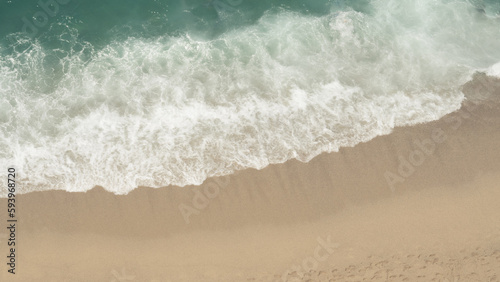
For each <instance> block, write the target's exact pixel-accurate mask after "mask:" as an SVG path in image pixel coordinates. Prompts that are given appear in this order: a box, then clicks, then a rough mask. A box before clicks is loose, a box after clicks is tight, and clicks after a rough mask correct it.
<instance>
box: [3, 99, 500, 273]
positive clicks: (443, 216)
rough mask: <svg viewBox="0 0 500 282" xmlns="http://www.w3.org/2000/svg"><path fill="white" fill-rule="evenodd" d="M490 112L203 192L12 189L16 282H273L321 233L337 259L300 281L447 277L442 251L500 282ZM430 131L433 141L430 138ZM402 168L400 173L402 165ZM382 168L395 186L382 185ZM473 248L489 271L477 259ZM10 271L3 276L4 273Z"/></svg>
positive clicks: (309, 252) (211, 183) (309, 253)
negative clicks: (16, 191)
mask: <svg viewBox="0 0 500 282" xmlns="http://www.w3.org/2000/svg"><path fill="white" fill-rule="evenodd" d="M499 113H500V110H498V109H497V108H495V107H489V106H486V105H479V106H477V107H474V108H473V109H472V110H470V109H469V110H468V107H467V106H464V107H463V108H462V109H461V110H459V111H457V112H455V113H452V114H449V115H447V116H446V117H444V118H442V119H440V120H438V121H435V122H431V123H427V124H421V125H416V126H412V127H404V128H396V129H395V130H394V131H393V132H392V133H391V134H389V135H385V136H379V137H377V138H375V139H373V140H371V141H369V142H366V143H362V144H358V145H357V146H355V147H352V148H342V149H341V150H340V151H339V152H337V153H328V154H322V155H320V156H318V157H316V158H314V159H313V160H311V161H310V162H309V163H301V162H299V161H296V160H291V161H288V162H286V163H284V164H277V165H270V166H268V167H266V168H264V169H262V170H259V171H257V170H254V169H248V170H244V171H240V172H238V173H236V174H234V175H231V176H228V177H219V178H211V179H208V180H207V181H205V183H204V184H203V185H201V186H198V187H193V186H188V187H182V188H180V187H165V188H159V189H153V188H144V187H141V188H139V189H135V190H134V191H132V192H130V193H129V194H128V195H124V196H120V195H114V194H112V193H110V192H106V191H105V190H103V189H102V188H94V189H92V190H91V191H88V192H85V193H69V192H65V191H43V192H32V193H28V194H22V195H18V203H19V207H18V208H19V210H18V217H19V219H20V223H19V225H20V228H19V230H18V238H19V239H18V240H19V245H20V246H19V250H18V255H19V261H18V267H19V268H18V270H19V273H18V275H16V276H15V279H14V280H13V281H47V280H55V281H61V280H65V281H89V280H88V279H94V280H98V281H100V280H103V279H104V280H110V281H113V279H115V281H116V279H117V275H118V276H120V277H121V276H124V275H125V277H129V278H131V277H132V276H134V278H131V280H125V281H169V280H168V279H171V281H211V280H213V281H234V279H236V280H237V281H252V280H247V279H249V278H254V279H256V280H257V281H274V280H279V279H281V277H282V276H283V275H284V273H286V272H290V273H291V274H290V275H293V274H292V273H293V271H295V272H296V274H297V273H298V272H297V270H292V271H288V270H290V269H291V267H293V265H299V264H300V263H301V262H303V261H304V260H305V259H307V258H309V257H313V258H314V257H315V250H316V249H317V248H318V246H319V245H318V244H319V243H318V242H319V241H318V240H320V239H321V240H323V241H322V242H325V241H328V240H330V241H328V242H331V243H332V245H331V248H332V249H324V250H332V253H331V254H330V253H329V252H328V251H327V252H324V251H321V252H319V253H321V254H322V255H321V256H320V257H325V256H326V258H325V260H324V261H316V263H317V267H316V268H315V269H311V270H310V271H303V275H301V279H304V280H307V279H313V280H316V279H319V276H320V275H322V276H325V277H327V276H328V277H329V279H339V280H345V279H351V278H352V279H354V278H356V277H357V278H360V277H367V278H370V279H372V278H373V279H372V280H373V281H385V279H386V278H387V277H389V276H390V275H392V274H390V275H389V274H388V273H389V272H388V269H392V270H391V271H393V272H397V271H399V270H397V269H400V268H401V271H400V272H401V273H399V272H398V273H399V274H397V275H403V276H404V277H403V276H401V277H400V276H397V277H395V278H394V277H393V278H394V279H396V280H397V279H401V280H402V281H404V278H405V277H413V276H409V274H408V273H407V271H409V270H408V269H406V270H404V271H406V272H403V267H402V265H405V264H412V263H411V261H418V263H417V262H415V263H417V264H421V266H424V265H425V266H426V268H427V270H418V269H412V270H411V271H413V272H412V273H413V274H415V275H416V276H418V275H431V274H432V275H435V276H434V278H437V277H441V276H442V277H441V278H437V279H441V280H443V279H445V278H446V277H448V276H449V275H451V274H449V273H447V271H448V272H449V271H450V270H449V268H446V267H448V266H446V267H444V266H443V265H448V264H452V263H453V261H450V260H451V259H455V260H458V261H459V262H460V263H462V266H461V268H460V270H456V271H455V272H456V273H455V274H453V275H462V276H461V277H462V278H463V277H472V278H471V279H475V278H474V277H475V276H474V275H473V274H472V273H476V274H477V275H479V276H480V278H481V277H483V278H484V277H487V278H488V277H489V278H491V277H494V275H496V276H495V277H498V276H499V274H495V273H494V272H492V271H495V270H494V269H495V268H494V267H492V265H493V266H498V265H500V256H499V255H498V252H499V250H500V222H499V221H498V220H495V218H497V217H498V209H497V203H498V200H500V195H499V193H498V186H497V183H499V181H498V180H499V179H500V148H499V147H498V140H500V130H499V129H500V123H498V122H497V119H498V116H500V115H499ZM436 130H437V131H440V134H439V136H440V137H441V138H433V137H436V136H437V135H436V133H435V132H436ZM443 136H444V137H445V138H444V139H443ZM416 140H417V141H419V142H420V143H418V142H417V143H416V142H415V141H416ZM429 140H434V141H433V142H434V143H435V144H434V145H435V146H434V148H433V149H432V150H431V149H430V148H432V147H433V146H432V145H429V144H430V143H429V142H430V141H429ZM435 140H438V141H440V142H437V141H435ZM422 143H423V144H427V145H426V146H427V147H422V146H420V145H422ZM419 144H420V145H419ZM423 148H424V149H423ZM425 148H427V149H428V150H427V152H426V150H425ZM417 151H420V152H421V153H418V152H417ZM417 155H418V156H420V157H421V160H419V161H418V159H417V157H416V156H417ZM403 160H404V161H403ZM405 162H407V163H405ZM403 163H404V164H405V165H403V167H404V166H406V167H405V168H406V169H407V170H401V171H400V169H399V168H400V167H401V166H402V164H403ZM408 163H409V164H410V165H408ZM409 166H411V167H413V169H408V167H409ZM387 172H390V173H392V178H390V179H398V181H396V182H394V181H392V182H391V181H388V178H387V177H386V176H387V175H388V174H387ZM390 183H393V185H392V189H391V185H390ZM0 205H1V206H6V199H0ZM495 216H496V217H495ZM3 217H4V215H2V220H3ZM0 235H1V234H0ZM329 236H330V237H329ZM329 238H330V239H329ZM0 240H1V239H0ZM37 242H43V244H39V243H37ZM334 244H338V249H335V250H334V246H333V245H334ZM461 244H465V245H464V246H465V247H460V246H461ZM335 246H336V245H335ZM476 248H480V249H479V250H480V251H478V250H476ZM318 250H320V249H318ZM1 251H2V254H3V253H4V252H6V250H5V248H1ZM439 252H440V253H439ZM474 253H476V256H477V257H482V258H483V260H484V261H485V262H488V265H487V266H484V267H483V266H481V265H479V264H477V265H475V266H473V264H472V262H470V256H472V254H474ZM326 254H328V255H326ZM432 254H434V256H433V257H438V258H439V259H440V260H441V261H442V262H443V265H441V266H439V265H438V266H439V267H441V268H440V269H441V270H436V271H435V273H434V274H433V273H430V272H428V271H430V270H429V269H433V267H434V268H435V267H437V266H436V264H435V263H434V264H432V266H431V264H429V265H427V264H426V262H425V260H422V261H420V260H414V259H413V256H414V257H418V256H421V257H425V259H427V260H433V259H431V255H432ZM369 256H371V258H369ZM466 257H468V258H466ZM384 261H386V262H384ZM309 263H310V264H311V265H313V266H314V265H315V264H314V262H313V261H312V262H311V261H310V262H309ZM380 263H381V264H380ZM376 264H379V265H378V266H376V267H375V265H376ZM390 265H392V266H390ZM340 266H342V269H341V268H339V267H340ZM369 267H372V269H371V270H370V269H369ZM5 268H6V266H5V265H4V266H2V267H1V268H0V271H1V273H2V274H1V275H0V277H1V278H2V279H4V278H9V279H11V278H12V277H10V276H5V275H6V273H7V271H6V269H5ZM122 268H123V269H125V270H123V269H122ZM469 268H470V269H472V270H470V271H469V270H468V269H469ZM302 269H303V268H302ZM334 269H337V270H336V271H337V274H335V273H334V272H333V270H334ZM375 269H376V271H375V272H373V271H372V270H375ZM497 269H500V267H499V268H497ZM396 270H397V271H396ZM487 270H489V272H488V273H487ZM370 271H372V272H373V273H372V272H370ZM379 271H382V272H380V273H379ZM320 272H321V273H320ZM445 272H446V273H445ZM362 273H363V275H364V276H360V275H361V274H362ZM367 273H371V274H369V275H368V274H367ZM376 273H377V274H376ZM384 273H385V274H384ZM437 273H439V275H441V276H439V275H437ZM457 273H459V274H457ZM460 273H462V274H460ZM492 273H493V274H492ZM386 274H387V275H389V276H384V275H386ZM413 274H412V275H413ZM127 275H128V276H127ZM314 275H316V276H314ZM335 275H337V276H335ZM350 275H354V276H352V277H351V278H348V277H349V276H350ZM370 275H371V276H370ZM394 275H396V274H394ZM445 275H448V276H446V277H445ZM464 275H465V276H464ZM466 275H472V276H466ZM488 275H489V276H488ZM299 276H300V275H299ZM368 276H370V277H368ZM416 276H415V277H416ZM307 277H310V278H307ZM335 277H336V278H335ZM426 277H429V276H426ZM453 277H455V276H453ZM288 278H289V279H291V276H290V277H288ZM480 278H477V279H480ZM16 279H19V280H16ZM408 279H411V278H408ZM447 279H448V278H447ZM9 281H10V280H9ZM290 281H293V280H290ZM334 281H335V280H334ZM398 281H399V280H398ZM438 281H439V280H438ZM450 281H453V280H450Z"/></svg>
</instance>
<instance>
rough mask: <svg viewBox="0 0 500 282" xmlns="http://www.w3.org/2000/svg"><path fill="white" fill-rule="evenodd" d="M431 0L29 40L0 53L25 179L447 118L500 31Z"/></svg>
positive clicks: (197, 173)
mask: <svg viewBox="0 0 500 282" xmlns="http://www.w3.org/2000/svg"><path fill="white" fill-rule="evenodd" d="M425 2H426V3H425V4H426V5H420V4H419V5H417V4H416V3H414V1H409V0H408V1H374V5H376V9H375V10H374V12H373V14H362V13H359V12H355V11H352V10H347V11H343V12H338V11H336V12H334V11H332V13H331V14H329V15H327V16H322V17H311V16H304V15H299V14H296V13H291V12H280V13H278V14H271V13H269V14H266V15H265V16H264V17H262V18H261V19H260V20H259V22H258V23H257V24H255V25H252V26H249V27H245V28H242V29H238V30H234V31H231V32H226V33H225V34H223V35H221V36H220V37H218V38H217V39H214V40H209V41H206V40H205V41H204V40H200V39H195V38H192V37H191V36H189V35H187V34H186V35H183V36H179V37H161V38H156V39H143V38H130V39H128V40H126V41H124V42H115V43H112V44H109V45H107V46H106V47H105V48H102V49H100V50H96V49H94V47H93V46H91V45H90V44H88V43H85V42H80V41H78V40H77V39H76V37H75V36H73V37H72V36H69V37H68V36H67V37H64V40H66V43H67V44H66V45H67V46H68V49H67V50H66V51H64V50H62V49H56V50H47V49H44V48H43V47H42V46H41V45H40V44H38V43H37V42H32V41H29V42H27V41H21V40H20V41H18V44H17V45H16V48H19V49H20V51H19V52H14V53H13V54H12V55H9V56H6V57H3V58H1V59H0V109H2V111H1V113H0V130H1V132H2V135H1V138H0V146H1V148H3V149H2V151H1V152H0V163H2V164H3V165H4V166H7V165H10V164H14V165H15V166H16V167H17V169H18V171H20V173H21V174H20V175H21V177H22V179H21V183H22V185H21V186H20V187H21V188H20V189H21V192H22V193H25V192H29V191H35V190H47V189H64V190H67V191H86V190H89V189H91V188H92V187H94V186H95V185H100V186H103V187H105V188H106V189H107V190H109V191H112V192H114V193H117V194H125V193H128V192H129V191H131V190H133V189H134V188H136V187H138V186H151V187H160V186H166V185H180V186H183V185H188V184H200V183H202V182H203V181H204V180H205V179H206V178H207V177H210V176H215V175H225V174H230V173H232V172H234V171H236V170H240V169H244V168H258V169H260V168H263V167H265V166H267V165H268V164H270V163H281V162H284V161H286V160H289V159H292V158H296V159H299V160H301V161H308V160H310V159H311V158H312V157H314V156H316V155H318V154H320V153H322V152H331V151H336V150H338V149H339V148H340V147H343V146H354V145H356V144H358V143H359V142H364V141H368V140H370V139H372V138H374V137H376V136H378V135H382V134H387V133H389V132H390V131H391V130H392V129H393V128H394V127H395V126H405V125H411V124H415V123H422V122H427V121H431V120H435V119H438V118H440V117H442V116H443V115H445V114H447V113H449V112H451V111H454V110H456V109H458V108H459V107H460V104H461V102H462V100H463V98H464V96H463V93H462V92H461V90H460V87H461V85H463V84H464V83H465V82H466V81H467V80H468V79H469V78H470V76H471V74H472V73H473V72H474V71H475V70H476V69H481V68H485V67H487V66H488V65H491V64H493V63H494V62H495V61H493V62H492V59H491V58H492V57H496V58H499V57H500V42H498V40H494V38H493V37H492V35H496V34H497V31H498V30H497V26H495V25H494V24H492V22H491V21H493V20H492V19H489V18H487V17H484V18H481V17H480V15H479V16H478V15H475V14H474V9H473V8H472V6H470V5H465V4H464V3H460V2H452V3H437V2H436V1H425ZM419 3H420V2H419ZM443 13H444V14H446V13H449V14H455V15H460V16H458V17H443ZM462 32H466V34H465V35H464V37H457V36H456V34H461V33H462ZM69 34H70V35H71V33H69ZM61 40H63V39H61ZM474 40H475V41H474ZM485 40H491V41H489V42H487V43H485ZM485 46H487V47H485Z"/></svg>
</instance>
